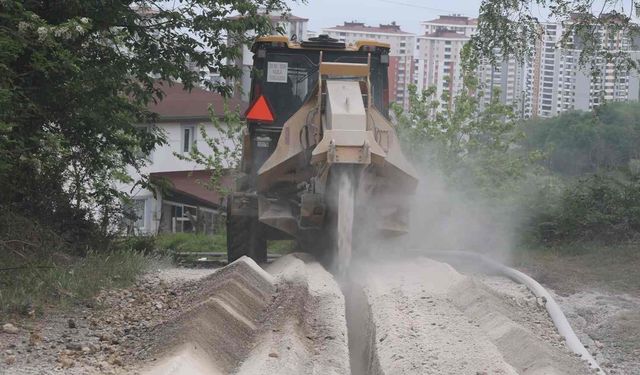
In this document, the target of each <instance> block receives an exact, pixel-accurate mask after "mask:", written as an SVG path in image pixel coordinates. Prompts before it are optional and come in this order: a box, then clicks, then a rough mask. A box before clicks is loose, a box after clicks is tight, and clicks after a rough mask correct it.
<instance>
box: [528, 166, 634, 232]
mask: <svg viewBox="0 0 640 375" xmlns="http://www.w3.org/2000/svg"><path fill="white" fill-rule="evenodd" d="M541 192H543V193H545V194H540V196H539V202H542V203H543V204H541V205H540V206H539V207H538V208H537V209H534V211H533V212H534V213H533V215H532V220H531V223H530V224H531V225H532V226H531V230H533V231H534V232H535V234H534V237H535V238H536V239H537V240H538V241H541V242H544V243H550V242H558V241H562V242H571V241H592V240H597V241H604V242H608V243H617V242H623V241H630V240H638V239H640V176H639V175H637V174H633V173H630V172H629V171H626V172H616V173H608V174H594V175H590V176H587V177H582V178H577V179H574V180H570V181H569V182H568V183H567V184H566V186H564V187H563V188H561V189H559V190H556V191H555V192H552V191H549V190H547V191H544V190H543V191H541Z"/></svg>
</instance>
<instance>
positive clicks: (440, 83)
mask: <svg viewBox="0 0 640 375" xmlns="http://www.w3.org/2000/svg"><path fill="white" fill-rule="evenodd" d="M477 23H478V22H477V20H476V19H474V18H469V17H465V16H460V15H451V16H440V17H439V18H437V19H434V20H431V21H425V22H423V23H422V25H421V26H422V35H420V36H418V37H417V42H416V59H415V65H414V71H415V74H414V80H413V83H414V84H415V85H416V87H417V88H418V91H419V92H420V91H422V90H425V89H427V88H429V87H435V88H436V96H437V98H438V99H440V98H441V97H442V95H443V94H444V93H446V94H448V95H447V96H448V97H449V101H448V102H446V103H442V105H443V108H444V107H446V106H448V105H451V104H452V99H453V98H454V97H455V96H456V95H457V94H458V93H459V92H460V90H461V89H462V69H461V58H460V52H461V51H462V47H463V46H464V44H465V43H467V41H469V39H470V38H471V35H473V33H474V32H475V30H476V28H477Z"/></svg>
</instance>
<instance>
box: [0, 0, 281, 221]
mask: <svg viewBox="0 0 640 375" xmlns="http://www.w3.org/2000/svg"><path fill="white" fill-rule="evenodd" d="M286 10H287V7H286V4H285V3H284V1H283V0H233V1H223V0H184V1H180V2H178V3H173V4H172V3H170V2H165V1H154V0H138V1H109V2H101V1H98V2H95V1H94V2H92V1H81V0H72V1H65V2H49V1H38V0H32V1H18V0H3V1H0V205H2V206H5V207H9V208H11V209H13V210H19V211H22V212H25V213H27V214H29V215H32V216H34V217H38V218H40V219H43V220H46V219H49V221H50V222H52V223H55V224H56V225H57V227H58V228H60V230H62V231H66V230H68V229H69V227H70V226H74V227H75V226H76V224H77V221H78V220H90V219H92V218H93V215H94V213H95V212H96V208H98V207H99V208H100V209H101V210H103V209H104V210H103V211H106V210H107V208H108V207H109V206H110V204H111V203H113V202H114V200H116V198H118V195H119V193H118V192H117V191H116V190H115V189H113V187H112V182H113V180H114V179H117V178H126V175H125V174H124V173H123V172H124V168H125V167H126V166H128V165H131V166H134V167H136V168H139V167H140V166H141V165H143V164H144V162H145V160H144V157H143V155H145V154H147V153H148V152H149V151H150V150H151V149H152V148H153V147H155V146H156V145H158V144H161V143H162V142H163V135H162V134H159V133H157V132H154V131H148V129H142V128H139V127H136V126H135V124H136V123H146V122H149V121H150V120H152V119H153V116H152V114H150V113H148V111H146V109H145V108H146V104H147V103H149V102H151V101H158V100H162V98H163V93H162V85H158V84H157V83H156V82H158V81H162V82H171V81H172V80H179V81H180V82H181V83H182V84H183V85H184V86H185V87H186V88H191V87H193V86H195V85H199V84H202V85H206V86H207V87H208V88H210V89H215V90H218V91H220V92H222V93H229V87H228V86H227V85H225V84H215V83H211V82H207V81H206V80H205V76H204V74H203V73H202V72H201V71H202V70H209V71H212V72H218V73H220V75H221V76H222V77H223V78H232V77H234V76H237V75H238V74H239V73H240V72H239V71H238V69H237V68H235V67H234V66H231V65H227V64H226V60H227V59H234V58H237V57H239V56H240V53H241V47H242V45H241V44H233V45H230V46H228V45H227V44H226V42H225V35H226V33H233V34H234V35H236V36H243V35H245V34H246V31H247V30H255V31H256V33H257V34H264V33H267V32H270V31H271V30H272V26H271V23H270V21H269V20H268V19H267V17H266V16H265V13H264V12H267V13H268V12H273V11H286ZM233 14H237V15H240V16H241V17H229V16H231V15H233ZM142 183H144V181H142ZM109 210H110V209H109Z"/></svg>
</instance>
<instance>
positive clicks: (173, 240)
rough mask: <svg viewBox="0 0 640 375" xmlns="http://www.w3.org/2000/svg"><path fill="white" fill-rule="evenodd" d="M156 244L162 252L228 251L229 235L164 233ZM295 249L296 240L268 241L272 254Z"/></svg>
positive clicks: (222, 232) (156, 240)
mask: <svg viewBox="0 0 640 375" xmlns="http://www.w3.org/2000/svg"><path fill="white" fill-rule="evenodd" d="M155 246H156V248H157V249H158V250H159V251H160V252H165V251H170V252H195V253H203V252H220V253H226V252H227V235H226V233H225V232H224V231H220V232H218V233H216V234H215V235H205V234H195V233H163V234H159V235H158V236H156V238H155ZM294 250H295V241H291V240H283V241H268V242H267V251H268V252H269V253H270V254H288V253H290V252H293V251H294Z"/></svg>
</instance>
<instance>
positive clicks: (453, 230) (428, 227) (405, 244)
mask: <svg viewBox="0 0 640 375" xmlns="http://www.w3.org/2000/svg"><path fill="white" fill-rule="evenodd" d="M417 167H420V166H417ZM417 169H418V171H419V180H420V182H419V185H418V188H417V190H416V193H415V196H413V197H408V198H409V200H410V204H409V228H410V229H409V233H408V234H406V235H403V236H400V237H397V238H387V237H384V236H383V237H382V238H381V237H380V236H376V235H373V233H371V232H370V233H369V236H367V235H363V236H361V237H359V238H363V237H365V239H364V241H362V242H360V244H359V246H358V249H357V250H356V254H354V255H356V256H359V255H365V256H374V257H378V256H380V255H383V257H384V254H385V253H386V254H388V253H391V252H394V253H395V256H402V253H403V252H406V253H407V254H410V255H413V256H414V255H415V254H416V252H417V253H420V252H424V254H425V255H427V253H428V252H432V251H471V252H478V253H481V254H483V255H486V256H489V257H491V258H492V259H494V260H496V261H499V262H502V263H509V262H510V260H511V257H510V253H511V251H512V249H513V244H514V243H515V240H516V232H517V228H518V226H519V224H520V218H518V217H515V216H516V215H515V214H514V212H515V210H506V207H505V204H503V202H500V204H495V202H494V203H491V202H490V201H489V200H488V199H487V198H484V197H483V196H481V195H480V193H479V192H478V193H477V194H474V193H473V192H472V191H471V192H470V191H469V189H465V190H463V189H462V188H459V187H458V186H455V185H453V184H452V183H450V182H449V181H447V178H446V176H445V175H444V174H443V173H442V172H441V171H439V170H437V169H435V168H433V167H432V166H429V167H427V166H422V168H417ZM465 182H466V181H465ZM392 199H393V198H392ZM397 199H403V197H398V198H397ZM359 203H362V202H359ZM364 204H366V202H364ZM367 220H373V218H366V217H365V218H364V222H363V221H360V222H359V223H357V224H358V225H359V226H361V227H367V228H372V227H376V225H374V224H372V223H370V222H367ZM367 238H368V239H367Z"/></svg>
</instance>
